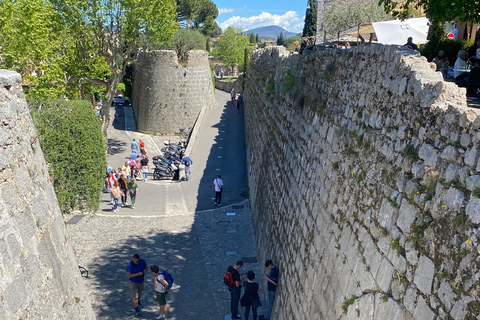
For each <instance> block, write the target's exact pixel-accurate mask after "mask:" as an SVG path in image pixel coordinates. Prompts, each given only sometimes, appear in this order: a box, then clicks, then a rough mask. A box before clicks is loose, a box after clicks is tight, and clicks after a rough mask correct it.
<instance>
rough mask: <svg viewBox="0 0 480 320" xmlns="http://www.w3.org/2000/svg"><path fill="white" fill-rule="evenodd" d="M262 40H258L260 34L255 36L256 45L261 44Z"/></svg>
mask: <svg viewBox="0 0 480 320" xmlns="http://www.w3.org/2000/svg"><path fill="white" fill-rule="evenodd" d="M259 42H260V39H259V38H258V33H257V34H256V35H255V43H259Z"/></svg>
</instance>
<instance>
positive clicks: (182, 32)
mask: <svg viewBox="0 0 480 320" xmlns="http://www.w3.org/2000/svg"><path fill="white" fill-rule="evenodd" d="M205 40H206V38H205V36H204V35H203V34H202V33H201V32H200V31H198V30H194V29H184V28H180V29H178V30H177V32H176V33H175V36H174V37H173V40H172V41H171V43H170V48H171V49H173V50H175V51H176V52H177V56H178V58H179V60H180V61H182V62H186V61H187V58H188V56H187V54H188V51H190V50H205V46H206V42H205Z"/></svg>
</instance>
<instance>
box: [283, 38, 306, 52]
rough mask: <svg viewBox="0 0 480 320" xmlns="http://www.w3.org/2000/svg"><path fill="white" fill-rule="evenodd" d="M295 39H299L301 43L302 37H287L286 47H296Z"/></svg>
mask: <svg viewBox="0 0 480 320" xmlns="http://www.w3.org/2000/svg"><path fill="white" fill-rule="evenodd" d="M295 41H298V43H301V42H302V38H300V37H299V36H293V37H290V38H287V40H285V47H287V48H291V49H294V45H293V43H294V42H295Z"/></svg>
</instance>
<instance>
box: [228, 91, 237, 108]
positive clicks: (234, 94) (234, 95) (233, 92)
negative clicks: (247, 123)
mask: <svg viewBox="0 0 480 320" xmlns="http://www.w3.org/2000/svg"><path fill="white" fill-rule="evenodd" d="M230 97H231V98H232V102H233V104H234V105H235V100H236V99H237V93H236V92H235V88H232V91H230Z"/></svg>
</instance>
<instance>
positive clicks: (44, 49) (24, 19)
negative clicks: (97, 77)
mask: <svg viewBox="0 0 480 320" xmlns="http://www.w3.org/2000/svg"><path fill="white" fill-rule="evenodd" d="M67 41H68V36H67V34H66V32H65V29H64V26H63V25H62V23H61V17H60V16H59V15H58V13H57V12H56V11H55V9H54V7H53V6H51V5H50V4H49V2H48V1H47V0H3V1H1V2H0V68H4V69H11V70H15V71H17V72H18V73H20V74H21V75H22V77H23V79H24V84H26V85H28V88H30V90H27V94H30V95H35V96H37V97H42V98H52V97H58V96H59V95H61V94H63V93H64V92H65V76H64V72H63V70H62V69H63V67H64V66H65V62H66V61H65V60H66V55H65V51H67V52H68V51H69V49H70V48H71V43H68V42H67Z"/></svg>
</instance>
